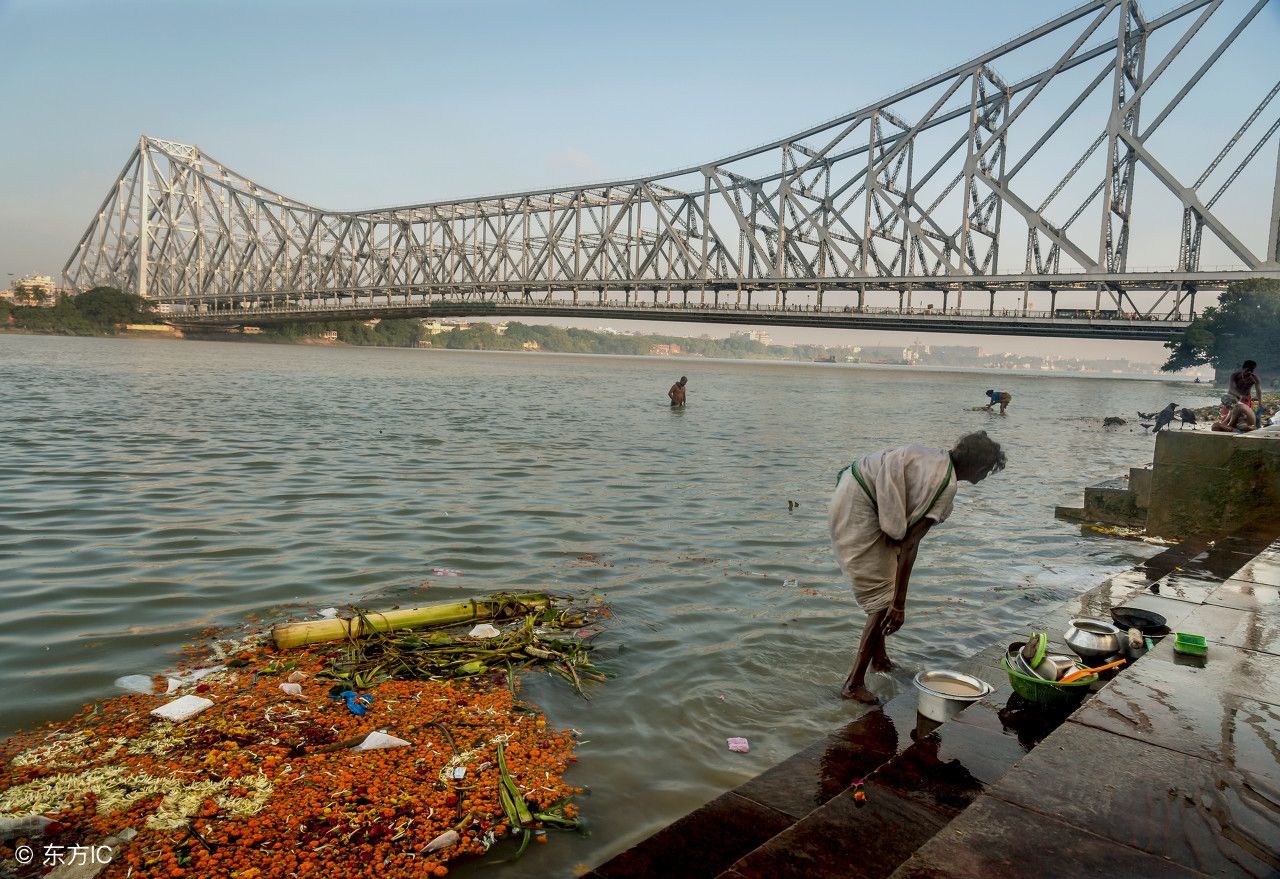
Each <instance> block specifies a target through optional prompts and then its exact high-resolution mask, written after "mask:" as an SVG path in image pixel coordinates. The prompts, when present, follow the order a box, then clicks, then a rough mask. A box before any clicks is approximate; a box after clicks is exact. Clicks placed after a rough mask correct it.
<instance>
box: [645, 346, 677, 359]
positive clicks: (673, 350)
mask: <svg viewBox="0 0 1280 879" xmlns="http://www.w3.org/2000/svg"><path fill="white" fill-rule="evenodd" d="M683 350H684V349H683V348H681V347H680V346H679V345H676V344H674V343H672V344H670V345H666V344H663V345H653V346H651V347H650V348H649V353H650V354H652V355H654V356H655V357H670V356H671V355H672V354H680V353H682V352H683Z"/></svg>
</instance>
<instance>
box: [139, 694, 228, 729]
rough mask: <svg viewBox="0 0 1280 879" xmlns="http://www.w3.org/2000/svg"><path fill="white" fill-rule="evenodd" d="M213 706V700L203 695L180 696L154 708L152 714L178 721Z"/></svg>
mask: <svg viewBox="0 0 1280 879" xmlns="http://www.w3.org/2000/svg"><path fill="white" fill-rule="evenodd" d="M211 707H213V702H212V701H210V700H209V699H205V698H203V697H201V696H179V697H178V698H177V699H174V700H173V701H172V702H166V703H165V704H163V705H161V706H160V707H159V708H156V709H154V710H153V711H152V712H151V714H152V716H153V717H159V718H162V719H164V720H172V721H174V722H175V723H176V722H177V721H180V720H186V719H187V718H188V717H195V716H196V715H197V714H199V713H200V712H201V711H204V710H205V709H206V708H211Z"/></svg>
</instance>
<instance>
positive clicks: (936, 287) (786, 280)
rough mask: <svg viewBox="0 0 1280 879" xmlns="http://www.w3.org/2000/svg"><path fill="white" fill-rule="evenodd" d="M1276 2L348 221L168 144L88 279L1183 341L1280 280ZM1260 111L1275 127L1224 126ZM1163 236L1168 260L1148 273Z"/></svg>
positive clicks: (96, 250) (149, 157) (1085, 21)
mask: <svg viewBox="0 0 1280 879" xmlns="http://www.w3.org/2000/svg"><path fill="white" fill-rule="evenodd" d="M1267 5H1268V4H1267V0H1257V2H1251V0H1237V2H1228V0H1191V2H1186V3H1183V4H1181V5H1179V6H1177V7H1175V8H1173V9H1171V10H1169V11H1168V12H1165V13H1164V14H1161V15H1158V16H1156V17H1148V16H1147V15H1145V14H1144V12H1143V10H1142V9H1141V8H1140V7H1139V4H1138V2H1137V0H1094V2H1088V3H1085V4H1084V5H1082V6H1079V7H1077V8H1076V9H1074V10H1072V11H1070V12H1067V13H1066V14H1063V15H1061V16H1059V17H1058V18H1055V19H1053V20H1052V21H1049V22H1047V23H1045V24H1044V25H1041V26H1040V27H1037V28H1035V29H1034V30H1031V31H1029V32H1028V33H1025V34H1023V35H1022V36H1019V37H1017V38H1015V39H1013V40H1011V41H1009V42H1007V43H1005V44H1004V45H1002V46H999V47H998V48H995V49H992V50H990V51H987V52H984V53H983V54H981V55H979V56H978V57H976V58H974V59H973V60H971V61H969V62H967V63H965V64H962V65H960V66H957V67H954V68H952V69H950V70H947V71H945V72H943V73H940V74H937V75H936V76H932V77H930V78H929V79H926V80H924V81H922V82H920V83H917V84H916V85H913V86H911V87H909V88H907V89H904V90H902V91H900V92H898V93H897V94H894V95H892V96H890V97H888V98H886V99H884V100H882V101H879V102H877V103H874V104H871V105H869V106H866V107H863V108H862V109H860V110H856V111H854V112H852V113H848V114H846V115H844V116H841V117H839V118H837V119H833V120H831V121H830V122H826V123H824V124H821V125H818V126H815V127H813V128H810V129H807V130H805V131H802V132H800V133H798V134H796V135H794V136H792V137H789V138H787V139H785V140H780V141H776V142H774V143H770V144H766V145H763V146H760V147H757V148H755V149H751V150H747V151H745V152H740V153H736V154H734V155H731V156H728V157H726V158H724V159H721V160H719V161H716V162H712V163H709V164H704V165H697V166H693V167H688V168H683V169H679V170H675V171H671V172H667V173H663V174H659V175H656V176H651V177H640V178H635V179H630V180H619V181H614V182H609V183H599V184H591V185H585V186H574V187H567V188H563V189H544V190H538V191H533V192H520V193H510V194H507V195H498V196H491V197H486V198H478V199H471V200H465V201H449V202H433V203H428V204H418V205H408V206H403V207H391V208H380V209H376V210H364V211H328V210H322V209H320V208H317V207H314V206H312V205H309V204H306V203H303V202H300V201H297V200H295V199H292V198H289V197H288V196H285V195H282V194H280V193H278V192H274V191H272V190H270V189H267V188H266V187H264V186H262V185H261V184H259V183H257V182H255V181H253V180H251V179H249V178H247V177H245V176H243V175H241V174H238V173H236V172H235V171H232V170H231V169H230V168H228V167H226V166H225V165H223V164H221V163H220V162H217V161H216V160H214V159H213V158H211V157H210V156H208V155H207V154H205V153H204V152H203V151H202V150H200V149H199V148H197V147H195V146H189V145H185V144H180V143H175V142H173V141H169V140H161V139H158V138H153V137H145V136H144V137H142V138H141V139H140V141H139V143H138V146H137V147H136V149H134V151H133V153H132V155H131V156H130V157H129V160H128V162H127V163H126V164H125V167H124V169H123V170H122V171H121V173H120V175H119V176H118V177H117V179H116V180H115V182H114V183H113V184H112V186H111V189H110V191H109V192H108V193H107V196H106V198H105V199H104V200H103V202H102V205H101V207H100V208H99V210H98V212H97V214H96V215H95V216H94V218H93V221H92V222H91V223H90V224H89V228H88V229H87V230H86V231H85V233H84V236H83V237H82V238H81V240H80V242H79V244H78V245H77V246H76V249H75V251H74V252H73V253H72V254H71V257H70V258H69V259H68V260H67V263H66V266H65V267H64V270H63V275H64V279H65V283H66V285H67V286H68V287H70V288H73V289H81V290H83V289H88V288H91V287H94V286H99V285H112V286H119V287H121V288H123V289H127V290H132V291H136V292H138V293H140V294H142V295H143V296H145V297H148V298H149V299H151V300H154V301H155V302H156V303H158V304H159V305H160V306H161V309H160V310H161V311H162V312H166V313H167V314H166V316H167V318H168V319H169V320H171V321H172V322H174V323H177V324H182V325H224V326H234V325H243V324H266V323H279V322H285V321H298V320H334V319H356V318H359V319H367V318H373V317H403V316H425V315H438V316H446V315H448V316H462V315H482V314H495V315H498V314H501V315H511V316H516V315H527V316H543V317H546V316H556V317H564V316H572V317H583V316H589V317H593V318H596V317H605V318H610V319H615V318H642V319H659V320H678V321H699V322H724V323H738V324H740V323H765V324H768V323H775V324H788V325H809V326H826V327H864V328H865V327H874V328H881V329H911V330H935V331H947V332H981V333H1009V334H1022V335H1028V334H1030V335H1056V336H1077V337H1099V338H1128V339H1167V338H1169V337H1170V336H1171V335H1175V334H1176V333H1178V332H1180V331H1181V330H1182V328H1184V327H1185V326H1186V323H1187V321H1188V320H1189V318H1190V317H1191V316H1192V315H1193V314H1194V311H1195V308H1196V295H1197V293H1208V294H1213V293H1215V292H1216V291H1220V290H1222V289H1223V288H1224V287H1225V286H1226V284H1227V283H1229V282H1231V281H1233V280H1238V279H1243V278H1250V277H1269V278H1280V261H1278V260H1280V242H1278V240H1277V238H1278V232H1280V173H1278V172H1280V165H1277V164H1276V162H1277V160H1276V159H1275V158H1274V155H1275V153H1276V150H1275V148H1274V147H1272V148H1271V149H1267V147H1268V145H1269V143H1270V142H1271V139H1272V137H1273V136H1274V135H1275V133H1276V131H1277V129H1278V128H1280V117H1277V118H1275V120H1274V121H1271V122H1269V123H1268V122H1267V120H1268V119H1271V118H1272V117H1273V116H1275V115H1276V113H1275V109H1274V108H1273V109H1272V110H1271V111H1270V113H1268V107H1269V105H1270V104H1271V102H1272V100H1273V99H1274V98H1275V96H1276V95H1277V93H1278V92H1280V80H1278V81H1275V82H1274V83H1273V82H1271V81H1269V80H1264V79H1258V78H1255V77H1253V76H1245V77H1242V76H1241V75H1240V70H1241V67H1240V58H1239V56H1241V55H1242V54H1248V55H1250V57H1252V58H1253V60H1254V61H1255V62H1258V61H1259V55H1258V53H1257V52H1256V51H1254V52H1251V50H1250V48H1249V45H1248V43H1249V40H1250V38H1252V37H1253V35H1254V34H1256V32H1257V31H1258V30H1259V29H1260V28H1261V29H1262V30H1264V31H1265V29H1266V26H1267V25H1266V22H1267V21H1268V20H1269V22H1270V24H1271V26H1272V27H1273V28H1274V24H1275V21H1276V18H1275V16H1276V12H1277V10H1276V9H1275V8H1274V7H1273V8H1271V9H1267V8H1266V7H1267ZM1259 20H1261V21H1262V22H1263V24H1262V25H1258V24H1256V22H1258V21H1259ZM1251 25H1254V26H1253V28H1252V29H1251V28H1250V26H1251ZM1264 36H1265V37H1266V38H1267V39H1268V40H1269V41H1270V43H1268V49H1267V52H1268V54H1266V55H1265V58H1266V59H1271V58H1273V57H1274V55H1272V54H1269V53H1270V52H1271V51H1273V49H1272V48H1271V43H1274V36H1275V30H1274V29H1273V30H1271V31H1270V32H1269V33H1265V34H1264ZM1233 56H1235V62H1234V64H1235V66H1234V67H1233V66H1231V63H1230V59H1232V58H1233ZM1257 66H1260V65H1255V69H1256V67H1257ZM1271 66H1272V68H1273V73H1274V72H1276V71H1275V70H1274V68H1275V65H1274V64H1272V65H1271ZM1228 91H1229V93H1230V94H1231V95H1232V97H1233V98H1234V99H1235V100H1234V101H1221V100H1215V95H1221V94H1225V93H1227V92H1228ZM1237 102H1239V103H1238V105H1239V106H1244V107H1246V108H1252V109H1251V110H1247V109H1246V111H1245V112H1244V113H1243V114H1242V116H1241V118H1232V119H1226V118H1221V117H1222V116H1223V113H1222V112H1221V111H1220V107H1219V105H1220V104H1232V105H1237ZM1278 103H1280V102H1278ZM1259 120H1262V121H1259ZM1255 160H1256V161H1255ZM1139 181H1141V185H1139ZM1206 233H1207V234H1206ZM1135 239H1137V240H1140V241H1141V248H1142V252H1143V253H1144V254H1146V253H1155V252H1159V254H1160V256H1159V258H1160V259H1162V260H1163V262H1162V263H1161V264H1160V265H1159V266H1158V267H1156V268H1154V269H1152V268H1148V267H1133V266H1131V265H1130V262H1129V253H1130V248H1131V243H1132V242H1133V241H1134V240H1135ZM1211 263H1212V264H1211Z"/></svg>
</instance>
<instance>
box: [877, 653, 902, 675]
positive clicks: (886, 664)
mask: <svg viewBox="0 0 1280 879" xmlns="http://www.w3.org/2000/svg"><path fill="white" fill-rule="evenodd" d="M897 667H898V665H897V663H895V662H894V661H893V660H892V659H890V658H889V654H888V653H885V652H884V651H881V652H879V653H877V654H876V655H875V656H873V657H871V670H872V671H881V672H888V671H893V670H894V669H895V668H897Z"/></svg>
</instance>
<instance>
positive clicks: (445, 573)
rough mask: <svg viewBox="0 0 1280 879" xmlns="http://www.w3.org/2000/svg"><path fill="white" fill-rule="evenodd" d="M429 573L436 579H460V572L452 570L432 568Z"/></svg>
mask: <svg viewBox="0 0 1280 879" xmlns="http://www.w3.org/2000/svg"><path fill="white" fill-rule="evenodd" d="M431 573H432V574H434V575H436V576H437V577H461V576H462V572H461V571H455V570H454V569H453V568H432V569H431Z"/></svg>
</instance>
